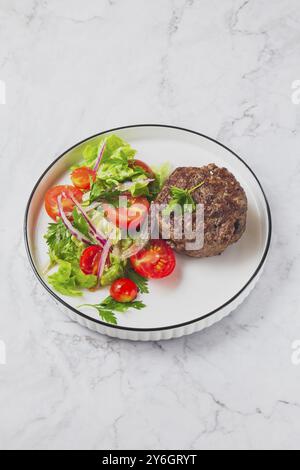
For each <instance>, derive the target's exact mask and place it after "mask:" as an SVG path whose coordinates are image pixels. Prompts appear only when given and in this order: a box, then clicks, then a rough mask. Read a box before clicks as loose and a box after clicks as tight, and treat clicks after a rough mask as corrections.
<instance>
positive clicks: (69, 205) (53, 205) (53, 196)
mask: <svg viewBox="0 0 300 470" xmlns="http://www.w3.org/2000/svg"><path fill="white" fill-rule="evenodd" d="M62 193H65V195H66V197H65V196H63V197H62V206H63V209H64V212H65V213H66V214H67V215H70V214H71V213H72V211H73V209H74V203H73V201H72V200H71V199H70V198H68V196H69V195H70V194H71V195H72V196H73V197H74V198H75V199H76V200H77V201H78V202H81V201H82V192H81V191H79V189H77V188H74V186H54V188H51V189H49V190H48V191H47V193H46V196H45V209H46V211H47V214H48V215H49V216H50V217H51V218H52V219H53V220H56V218H57V217H59V210H58V206H57V198H58V196H60V195H61V194H62Z"/></svg>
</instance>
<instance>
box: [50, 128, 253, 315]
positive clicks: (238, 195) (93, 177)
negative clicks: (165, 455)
mask: <svg viewBox="0 0 300 470" xmlns="http://www.w3.org/2000/svg"><path fill="white" fill-rule="evenodd" d="M135 155H136V150H134V149H133V148H132V147H131V146H130V145H129V144H128V143H127V142H125V141H124V140H123V139H121V138H120V137H118V136H117V135H114V134H110V135H108V136H105V137H104V138H102V139H101V140H100V141H98V142H95V143H93V144H87V145H86V146H85V147H84V148H83V152H82V162H81V163H80V164H79V165H77V166H75V167H73V168H70V180H71V182H72V183H73V184H72V185H71V184H66V185H59V186H54V187H53V188H50V189H49V190H48V191H47V193H46V195H45V209H46V212H47V214H48V215H49V216H50V217H51V219H53V221H52V222H51V223H49V225H48V229H47V232H46V234H45V239H46V242H47V245H48V253H49V266H48V268H47V273H48V277H47V279H48V282H49V284H50V285H51V286H52V287H53V289H55V290H56V291H57V292H59V293H61V294H62V295H66V296H82V295H83V292H84V291H86V290H87V289H88V290H90V291H91V295H93V296H95V300H96V301H99V297H100V292H101V289H102V288H103V287H109V291H110V295H109V296H108V297H105V298H104V300H102V301H100V302H99V303H93V304H84V305H81V306H80V307H81V308H83V307H92V308H94V309H95V310H96V311H97V312H98V314H99V316H100V318H101V319H102V320H103V321H105V322H108V323H112V324H117V321H118V318H117V316H118V315H121V314H124V313H125V312H127V311H129V310H131V309H135V310H141V309H143V308H144V307H145V304H144V303H143V302H142V301H141V300H139V299H138V297H139V296H140V295H141V294H147V293H148V292H149V288H148V281H149V280H155V279H156V280H160V279H162V278H165V277H167V276H170V275H171V274H172V273H173V272H174V270H175V268H176V257H175V253H174V250H175V251H177V252H180V253H186V254H187V255H189V256H194V257H199V258H201V257H204V256H213V255H216V254H220V253H222V252H223V251H224V250H225V248H227V247H228V246H229V245H231V244H232V243H234V242H236V241H237V240H238V239H239V238H240V237H241V236H242V234H243V232H244V230H245V226H246V216H247V198H246V194H245V192H244V190H243V189H242V187H241V186H240V184H239V183H238V182H237V180H236V179H235V177H234V176H233V175H232V174H231V173H230V172H229V171H228V170H226V169H225V168H218V167H217V166H216V165H214V164H210V165H208V166H204V167H202V168H189V167H186V168H177V169H176V170H175V171H174V172H173V173H172V174H171V176H169V175H170V167H169V165H168V164H164V165H162V166H161V167H159V168H154V167H150V166H149V164H148V163H146V162H144V161H143V160H140V159H136V158H135ZM155 203H157V204H162V205H164V209H163V212H159V213H158V231H157V230H155V220H156V221H157V219H156V215H157V214H156V209H157V206H155ZM199 203H201V204H203V205H204V246H203V248H201V249H199V250H192V251H190V250H187V248H186V237H185V233H183V238H181V239H180V240H179V239H177V237H175V222H174V211H175V208H176V207H177V206H180V207H181V208H184V211H185V213H189V215H190V216H191V218H190V220H191V225H193V224H194V217H195V214H196V213H197V208H198V206H197V204H199ZM153 214H154V216H153ZM163 215H164V216H166V215H167V216H168V220H169V225H170V226H171V233H170V237H165V239H163V238H164V237H162V236H160V237H159V236H157V232H158V235H159V232H160V235H162V234H163V228H164V227H163V224H164V223H165V222H164V221H165V217H163ZM152 216H153V217H152ZM153 220H154V227H152V222H153ZM182 220H183V219H182ZM182 223H183V222H182V221H181V224H182ZM156 225H157V224H156ZM153 228H154V234H153V230H152V229H153ZM156 228H157V227H156Z"/></svg>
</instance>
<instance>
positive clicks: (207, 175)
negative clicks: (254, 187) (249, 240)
mask: <svg viewBox="0 0 300 470" xmlns="http://www.w3.org/2000/svg"><path fill="white" fill-rule="evenodd" d="M202 181H204V184H203V185H202V186H201V187H200V188H198V189H196V190H195V191H193V192H192V197H193V199H194V201H195V203H196V204H198V203H201V204H203V205H204V244H203V247H202V248H201V249H199V250H187V249H186V246H187V245H186V242H187V241H189V242H190V241H191V240H187V239H186V238H185V237H183V238H182V239H180V240H178V239H176V238H178V237H176V236H175V234H176V228H175V227H174V216H173V215H171V220H170V222H169V223H170V228H171V230H170V232H171V237H170V240H169V242H170V244H171V246H172V247H173V248H174V249H175V250H176V251H177V252H179V253H184V254H186V255H188V256H193V257H197V258H203V257H206V256H215V255H219V254H221V253H222V252H223V251H224V250H225V249H226V248H227V247H228V246H229V245H231V244H232V243H235V242H237V241H238V240H239V239H240V238H241V236H242V235H243V233H244V231H245V228H246V218H247V208H248V204H247V196H246V193H245V191H244V190H243V188H242V187H241V185H240V184H239V182H238V181H237V180H236V179H235V177H234V176H233V174H232V173H230V172H229V171H228V170H227V169H226V168H219V167H218V166H216V165H215V164H213V163H211V164H209V165H207V166H203V167H201V168H195V167H182V168H177V169H176V170H175V171H174V172H173V173H172V174H171V175H170V177H169V178H168V180H167V181H166V183H165V185H164V186H163V188H162V190H161V192H160V193H159V195H158V196H157V198H156V201H155V202H156V203H157V204H168V203H169V201H170V200H171V195H170V189H171V187H173V186H176V187H177V188H182V189H191V188H193V187H195V186H197V185H198V184H199V183H201V182H202ZM158 223H159V229H160V232H161V233H162V229H163V224H164V223H165V222H164V218H163V217H162V216H161V215H159V221H158ZM192 224H193V229H195V227H196V223H195V214H193V222H192Z"/></svg>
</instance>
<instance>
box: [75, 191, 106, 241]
mask: <svg viewBox="0 0 300 470" xmlns="http://www.w3.org/2000/svg"><path fill="white" fill-rule="evenodd" d="M68 197H69V198H70V199H71V200H72V201H73V202H74V204H75V206H76V207H77V209H78V210H79V212H80V213H81V214H82V216H83V218H84V220H85V221H86V222H87V224H88V226H89V228H90V230H91V232H92V235H93V237H94V238H95V239H96V240H97V242H99V243H100V244H101V245H104V244H105V243H106V238H105V236H104V235H103V233H102V232H100V231H99V230H97V229H96V227H95V225H94V224H93V222H92V221H91V220H90V218H89V217H88V215H87V213H86V212H85V210H84V209H83V207H82V206H81V205H80V204H79V202H78V201H77V200H76V199H75V198H74V196H73V195H72V194H70V195H69V196H68Z"/></svg>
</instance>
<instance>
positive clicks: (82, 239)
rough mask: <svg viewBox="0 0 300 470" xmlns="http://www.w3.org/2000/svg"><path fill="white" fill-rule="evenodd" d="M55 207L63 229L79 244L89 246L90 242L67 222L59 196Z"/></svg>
mask: <svg viewBox="0 0 300 470" xmlns="http://www.w3.org/2000/svg"><path fill="white" fill-rule="evenodd" d="M57 207H58V210H59V215H60V217H61V220H62V221H63V223H64V225H65V227H66V228H67V229H68V230H69V232H70V233H71V235H73V236H74V237H76V238H77V240H79V241H80V242H83V243H86V244H87V245H91V244H92V242H91V240H89V239H88V238H86V237H85V236H84V235H82V233H81V232H79V230H77V229H76V228H75V227H73V225H72V224H71V222H70V221H69V219H68V217H67V216H66V214H65V212H64V208H63V205H62V196H61V195H59V196H58V198H57Z"/></svg>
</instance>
